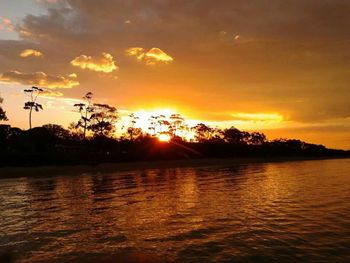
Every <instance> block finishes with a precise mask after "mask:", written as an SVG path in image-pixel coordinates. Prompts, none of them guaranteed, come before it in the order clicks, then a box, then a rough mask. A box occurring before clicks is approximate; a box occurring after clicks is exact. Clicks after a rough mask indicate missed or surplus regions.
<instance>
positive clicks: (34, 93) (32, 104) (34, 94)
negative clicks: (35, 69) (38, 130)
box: [23, 87, 44, 129]
mask: <svg viewBox="0 0 350 263" xmlns="http://www.w3.org/2000/svg"><path fill="white" fill-rule="evenodd" d="M43 91H44V90H43V89H41V88H37V87H31V88H30V89H25V90H24V93H25V94H27V95H28V96H29V99H30V100H29V101H27V102H25V103H24V107H23V108H24V109H25V110H29V129H31V128H32V112H33V109H34V110H35V111H37V112H38V111H39V110H42V109H43V106H42V105H41V104H39V103H37V102H36V100H37V98H38V96H39V94H40V93H42V92H43Z"/></svg>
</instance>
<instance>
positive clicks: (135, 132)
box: [127, 113, 140, 141]
mask: <svg viewBox="0 0 350 263" xmlns="http://www.w3.org/2000/svg"><path fill="white" fill-rule="evenodd" d="M129 117H130V119H131V120H130V122H131V124H130V127H128V130H127V131H128V134H129V136H130V140H131V141H133V140H134V136H138V135H139V134H140V128H135V124H136V122H137V120H138V119H139V117H137V116H136V115H135V114H134V113H131V114H130V115H129Z"/></svg>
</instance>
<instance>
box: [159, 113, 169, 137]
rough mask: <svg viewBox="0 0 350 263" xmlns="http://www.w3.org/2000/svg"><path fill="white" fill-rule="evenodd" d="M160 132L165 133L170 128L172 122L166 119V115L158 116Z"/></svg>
mask: <svg viewBox="0 0 350 263" xmlns="http://www.w3.org/2000/svg"><path fill="white" fill-rule="evenodd" d="M158 125H159V133H163V132H165V131H167V130H169V126H170V122H169V121H168V120H167V119H166V117H165V116H164V115H159V116H158Z"/></svg>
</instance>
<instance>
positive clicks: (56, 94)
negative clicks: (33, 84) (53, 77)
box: [40, 89, 63, 98]
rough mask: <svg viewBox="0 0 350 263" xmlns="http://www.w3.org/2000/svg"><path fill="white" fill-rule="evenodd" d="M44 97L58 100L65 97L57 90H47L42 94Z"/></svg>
mask: <svg viewBox="0 0 350 263" xmlns="http://www.w3.org/2000/svg"><path fill="white" fill-rule="evenodd" d="M40 95H41V96H42V97H47V98H57V97H63V93H62V92H59V91H56V90H49V89H45V90H44V91H43V92H42V93H41V94H40Z"/></svg>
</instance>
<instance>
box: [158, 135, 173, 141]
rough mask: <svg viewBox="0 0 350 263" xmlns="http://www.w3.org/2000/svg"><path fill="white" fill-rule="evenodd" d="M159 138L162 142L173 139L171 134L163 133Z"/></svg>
mask: <svg viewBox="0 0 350 263" xmlns="http://www.w3.org/2000/svg"><path fill="white" fill-rule="evenodd" d="M158 140H159V141H161V142H169V141H170V140H171V137H170V135H169V134H166V133H161V134H159V136H158Z"/></svg>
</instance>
